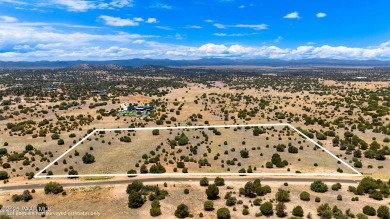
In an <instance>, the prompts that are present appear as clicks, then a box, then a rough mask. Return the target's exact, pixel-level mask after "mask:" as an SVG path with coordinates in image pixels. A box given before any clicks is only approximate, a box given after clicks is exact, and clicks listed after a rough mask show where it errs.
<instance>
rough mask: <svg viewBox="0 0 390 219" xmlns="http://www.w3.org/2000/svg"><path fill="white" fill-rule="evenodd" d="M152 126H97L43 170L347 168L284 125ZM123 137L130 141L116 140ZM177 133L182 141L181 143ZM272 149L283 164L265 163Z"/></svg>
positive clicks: (319, 171) (335, 170)
mask: <svg viewBox="0 0 390 219" xmlns="http://www.w3.org/2000/svg"><path fill="white" fill-rule="evenodd" d="M157 128H158V129H153V128H150V129H147V130H142V129H140V130H133V131H131V130H130V131H126V130H120V129H119V130H116V131H114V130H115V129H114V130H110V131H103V130H102V131H99V130H97V131H95V132H94V133H93V135H91V136H89V137H88V138H87V139H86V140H85V141H82V144H80V146H77V147H74V149H72V150H69V151H68V153H67V154H66V155H65V156H63V158H61V159H59V160H56V163H54V165H52V166H50V167H49V168H48V169H46V171H45V172H49V171H51V174H52V173H54V175H64V174H65V175H66V174H67V171H69V170H70V169H72V168H73V169H75V170H77V172H78V174H79V175H85V174H88V175H89V174H97V175H98V174H124V173H126V172H127V171H128V170H131V169H135V170H137V169H139V167H140V166H141V165H142V164H146V165H145V168H146V169H147V170H149V169H150V168H151V166H153V165H156V164H158V163H161V164H163V166H164V173H173V172H183V173H186V172H188V173H229V172H231V173H238V172H239V170H242V169H244V170H245V172H248V173H262V174H267V173H271V174H272V173H290V172H291V173H304V174H310V173H311V174H326V173H339V172H342V173H353V171H351V170H350V169H349V168H346V166H345V165H344V164H341V163H340V164H338V163H337V160H336V159H335V158H333V157H331V156H330V155H329V154H326V153H325V151H323V150H322V149H320V148H319V147H318V146H316V145H314V144H313V143H312V142H310V141H308V140H307V139H306V138H304V137H303V136H300V135H299V134H298V133H297V132H296V131H294V130H291V129H290V128H289V127H288V126H283V125H282V126H278V125H269V126H268V125H267V126H265V127H262V126H261V125H259V126H253V127H251V126H249V125H248V126H246V127H242V126H233V127H220V128H212V127H208V128H207V126H205V127H204V128H196V129H194V128H191V127H189V128H169V127H167V128H165V129H163V128H159V127H157ZM256 130H258V131H257V133H256ZM153 132H156V133H154V134H153ZM260 133H261V134H260ZM123 136H128V137H129V141H130V142H124V141H121V140H123V139H122V138H123ZM181 138H186V139H187V140H186V141H185V142H184V143H183V142H181V140H180V139H181ZM175 139H177V140H175ZM278 152H283V153H281V154H282V155H281V158H280V159H281V160H283V161H284V160H286V165H282V166H283V167H282V166H280V167H278V166H277V165H276V164H275V162H274V164H272V165H271V166H267V162H268V163H270V162H271V161H272V160H273V159H272V157H273V155H275V154H277V153H278ZM87 153H89V154H92V156H94V158H95V159H94V162H93V163H85V162H83V160H82V159H81V157H83V155H85V154H87ZM76 155H77V156H76ZM141 160H143V161H141ZM271 163H272V162H271ZM180 164H181V166H180ZM183 168H186V171H184V170H183ZM141 169H142V168H141ZM249 170H250V171H249ZM64 172H65V173H64ZM137 172H138V171H137ZM149 172H150V173H152V171H149ZM138 173H139V172H138ZM158 173H163V172H158Z"/></svg>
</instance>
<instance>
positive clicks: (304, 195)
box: [299, 191, 310, 201]
mask: <svg viewBox="0 0 390 219" xmlns="http://www.w3.org/2000/svg"><path fill="white" fill-rule="evenodd" d="M299 197H300V199H301V200H302V201H310V194H309V193H308V192H305V191H303V192H301V194H300V195H299Z"/></svg>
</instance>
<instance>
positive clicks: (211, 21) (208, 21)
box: [204, 19, 214, 23]
mask: <svg viewBox="0 0 390 219" xmlns="http://www.w3.org/2000/svg"><path fill="white" fill-rule="evenodd" d="M204 21H205V22H207V23H214V21H213V20H210V19H207V20H204Z"/></svg>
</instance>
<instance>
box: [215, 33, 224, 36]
mask: <svg viewBox="0 0 390 219" xmlns="http://www.w3.org/2000/svg"><path fill="white" fill-rule="evenodd" d="M213 35H214V36H227V34H226V33H214V34H213Z"/></svg>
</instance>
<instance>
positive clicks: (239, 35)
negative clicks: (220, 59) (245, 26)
mask: <svg viewBox="0 0 390 219" xmlns="http://www.w3.org/2000/svg"><path fill="white" fill-rule="evenodd" d="M255 34H257V33H232V34H226V33H213V35H214V36H220V37H225V36H227V37H243V36H250V35H255Z"/></svg>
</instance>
